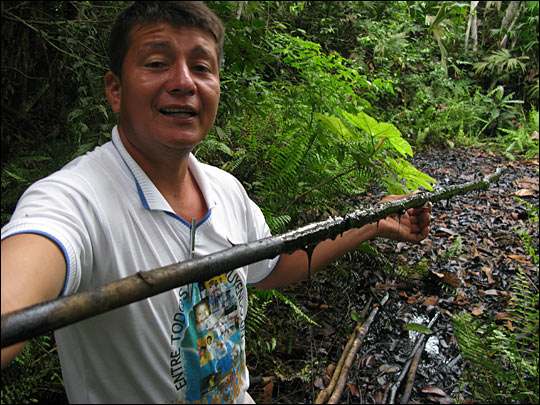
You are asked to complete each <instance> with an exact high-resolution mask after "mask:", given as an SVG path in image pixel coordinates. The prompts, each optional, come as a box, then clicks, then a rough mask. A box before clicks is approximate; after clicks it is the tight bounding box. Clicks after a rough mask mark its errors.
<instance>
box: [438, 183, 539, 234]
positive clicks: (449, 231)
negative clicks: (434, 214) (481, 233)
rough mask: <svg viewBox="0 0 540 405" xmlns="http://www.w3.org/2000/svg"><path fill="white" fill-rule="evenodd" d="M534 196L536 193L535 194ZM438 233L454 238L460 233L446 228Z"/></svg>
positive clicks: (442, 228) (441, 228)
mask: <svg viewBox="0 0 540 405" xmlns="http://www.w3.org/2000/svg"><path fill="white" fill-rule="evenodd" d="M533 194H534V192H533ZM437 232H444V233H447V234H448V235H452V236H457V235H459V233H457V232H456V231H453V230H451V229H448V228H445V227H442V226H441V227H440V228H439V229H437Z"/></svg>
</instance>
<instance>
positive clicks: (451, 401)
mask: <svg viewBox="0 0 540 405" xmlns="http://www.w3.org/2000/svg"><path fill="white" fill-rule="evenodd" d="M428 399H429V400H430V401H433V402H437V403H439V404H454V403H455V401H454V399H453V398H451V397H435V396H433V395H428Z"/></svg>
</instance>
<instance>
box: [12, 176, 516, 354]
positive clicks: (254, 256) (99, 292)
mask: <svg viewBox="0 0 540 405" xmlns="http://www.w3.org/2000/svg"><path fill="white" fill-rule="evenodd" d="M505 171H506V167H503V168H499V169H497V170H496V171H495V172H494V173H492V174H491V175H489V176H486V177H484V179H483V180H480V181H477V182H468V183H463V184H459V185H452V186H448V187H446V188H442V189H439V190H436V191H433V192H423V193H419V194H414V195H411V196H408V197H405V198H402V199H400V200H395V201H390V202H386V203H382V204H377V205H375V206H373V207H371V208H369V209H359V210H356V211H354V212H352V213H351V214H347V215H345V216H343V217H336V218H329V219H328V220H326V221H322V222H317V223H313V224H310V225H307V226H304V227H302V228H299V229H296V230H293V231H290V232H287V233H284V234H281V235H276V236H271V237H268V238H265V239H260V240H257V241H254V242H250V243H246V244H242V245H236V246H233V247H231V248H229V249H225V250H222V251H220V252H216V253H213V254H210V255H208V256H205V257H201V258H198V259H194V260H188V261H186V262H181V263H176V264H172V265H169V266H165V267H161V268H159V269H155V270H150V271H139V272H137V273H135V274H134V275H132V276H130V277H126V278H123V279H120V280H117V281H113V282H111V283H108V284H105V285H103V286H100V287H97V288H95V289H92V290H90V291H85V292H81V293H76V294H72V295H70V296H67V297H62V298H59V299H55V300H51V301H47V302H44V303H41V304H37V305H34V306H31V307H28V308H23V309H21V310H18V311H14V312H11V313H8V314H5V315H2V322H1V345H2V347H6V346H10V345H12V344H15V343H17V342H21V341H23V340H27V339H30V338H33V337H36V336H39V335H42V334H45V333H47V332H49V331H51V330H54V329H58V328H61V327H64V326H67V325H70V324H73V323H75V322H79V321H82V320H84V319H87V318H90V317H92V316H95V315H99V314H102V313H104V312H108V311H111V310H113V309H115V308H118V307H121V306H124V305H127V304H131V303H133V302H136V301H139V300H142V299H145V298H148V297H151V296H154V295H156V294H159V293H162V292H164V291H168V290H171V289H173V288H177V287H180V286H183V285H187V284H191V283H194V282H202V281H206V280H209V279H211V278H212V277H215V276H217V275H219V274H223V273H226V272H229V271H231V270H234V269H236V268H239V267H241V266H245V265H248V264H251V263H255V262H257V261H261V260H264V259H271V258H274V257H276V256H277V255H279V254H281V253H291V252H293V251H295V250H298V249H308V247H309V246H313V245H315V244H316V243H318V242H320V241H323V240H326V239H330V238H335V237H336V236H337V235H339V234H342V233H343V232H345V231H346V230H348V229H351V228H354V227H361V226H364V225H366V224H369V223H373V222H377V221H378V220H381V219H384V218H386V217H387V216H389V215H392V214H395V213H399V212H402V211H404V210H407V209H409V208H413V207H419V206H421V205H423V204H425V203H427V202H430V201H431V202H437V201H441V200H445V199H448V198H450V197H453V196H455V195H459V194H465V193H468V192H470V191H475V190H487V189H488V188H489V185H490V183H492V182H494V181H496V180H498V179H499V177H500V176H501V175H502V174H503V173H504V172H505Z"/></svg>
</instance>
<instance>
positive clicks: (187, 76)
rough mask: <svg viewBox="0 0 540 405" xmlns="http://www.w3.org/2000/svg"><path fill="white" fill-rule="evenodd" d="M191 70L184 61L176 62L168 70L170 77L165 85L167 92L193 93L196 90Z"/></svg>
mask: <svg viewBox="0 0 540 405" xmlns="http://www.w3.org/2000/svg"><path fill="white" fill-rule="evenodd" d="M196 88H197V87H196V86H195V82H194V80H193V72H191V70H190V69H189V66H188V64H187V63H185V62H178V63H176V64H175V65H174V66H173V67H172V69H171V70H170V77H169V80H168V82H167V85H166V90H167V91H168V92H169V93H180V94H184V93H189V94H191V93H194V92H195V90H196Z"/></svg>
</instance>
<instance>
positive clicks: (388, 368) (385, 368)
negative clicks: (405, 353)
mask: <svg viewBox="0 0 540 405" xmlns="http://www.w3.org/2000/svg"><path fill="white" fill-rule="evenodd" d="M397 371H399V367H398V366H396V365H395V364H383V365H382V366H380V367H379V373H383V374H384V373H395V372H397Z"/></svg>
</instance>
